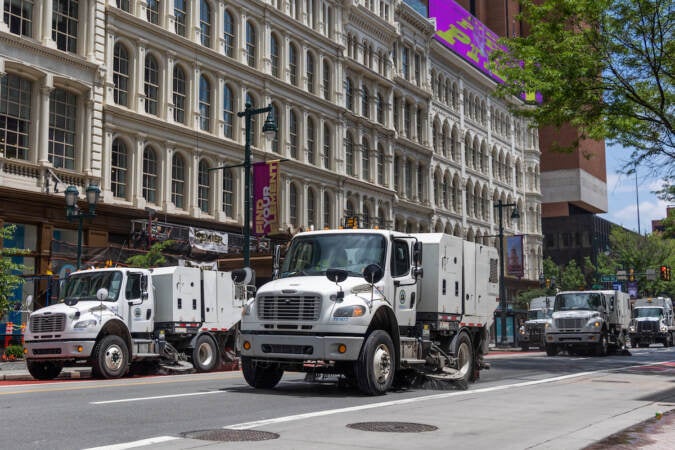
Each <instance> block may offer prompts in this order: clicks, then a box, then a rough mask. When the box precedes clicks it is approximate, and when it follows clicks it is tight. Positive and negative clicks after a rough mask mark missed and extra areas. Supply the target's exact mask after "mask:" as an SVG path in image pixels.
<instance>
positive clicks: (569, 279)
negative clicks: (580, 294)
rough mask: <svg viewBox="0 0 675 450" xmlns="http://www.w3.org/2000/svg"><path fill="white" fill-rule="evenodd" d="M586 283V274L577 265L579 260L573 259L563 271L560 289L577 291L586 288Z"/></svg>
mask: <svg viewBox="0 0 675 450" xmlns="http://www.w3.org/2000/svg"><path fill="white" fill-rule="evenodd" d="M585 285H586V279H585V278H584V274H583V273H581V269H580V268H579V266H577V262H576V261H575V260H571V261H570V262H569V263H567V265H566V266H565V267H564V269H563V270H562V271H561V276H560V289H562V290H563V291H575V290H578V289H584V288H585Z"/></svg>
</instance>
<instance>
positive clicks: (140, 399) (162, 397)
mask: <svg viewBox="0 0 675 450" xmlns="http://www.w3.org/2000/svg"><path fill="white" fill-rule="evenodd" d="M225 392H226V391H209V392H189V393H187V394H173V395H158V396H156V397H136V398H121V399H118V400H104V401H100V402H90V403H89V404H90V405H107V404H109V403H126V402H142V401H145V400H158V399H164V398H177V397H193V396H195V395H211V394H224V393H225Z"/></svg>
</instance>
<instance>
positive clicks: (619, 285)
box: [612, 283, 621, 291]
mask: <svg viewBox="0 0 675 450" xmlns="http://www.w3.org/2000/svg"><path fill="white" fill-rule="evenodd" d="M612 289H614V290H615V291H620V290H621V283H613V284H612Z"/></svg>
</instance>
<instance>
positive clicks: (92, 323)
mask: <svg viewBox="0 0 675 450" xmlns="http://www.w3.org/2000/svg"><path fill="white" fill-rule="evenodd" d="M97 323H98V322H97V321H96V320H95V319H89V320H81V321H79V322H75V324H74V325H73V328H74V329H76V330H81V329H83V328H89V327H95V326H96V324H97Z"/></svg>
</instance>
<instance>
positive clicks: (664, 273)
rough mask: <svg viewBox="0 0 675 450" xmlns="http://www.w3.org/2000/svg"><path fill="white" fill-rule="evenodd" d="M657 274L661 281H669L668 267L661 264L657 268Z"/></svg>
mask: <svg viewBox="0 0 675 450" xmlns="http://www.w3.org/2000/svg"><path fill="white" fill-rule="evenodd" d="M659 274H660V278H661V280H662V281H670V267H668V266H661V267H660V268H659Z"/></svg>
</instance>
